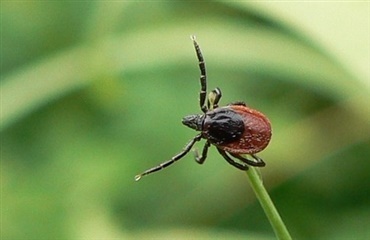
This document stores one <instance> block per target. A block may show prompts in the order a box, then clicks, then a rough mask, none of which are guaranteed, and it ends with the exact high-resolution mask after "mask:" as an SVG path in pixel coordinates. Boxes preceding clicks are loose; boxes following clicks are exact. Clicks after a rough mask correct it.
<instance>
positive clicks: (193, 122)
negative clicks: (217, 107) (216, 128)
mask: <svg viewBox="0 0 370 240" xmlns="http://www.w3.org/2000/svg"><path fill="white" fill-rule="evenodd" d="M203 119H204V115H202V114H194V115H188V116H185V117H184V118H183V119H182V124H184V125H185V126H188V127H189V128H192V129H194V130H196V131H201V130H202V124H203Z"/></svg>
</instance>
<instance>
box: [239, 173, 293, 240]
mask: <svg viewBox="0 0 370 240" xmlns="http://www.w3.org/2000/svg"><path fill="white" fill-rule="evenodd" d="M246 172H247V175H248V178H249V181H250V183H251V186H252V188H253V191H254V192H255V194H256V196H257V199H258V201H259V202H260V204H261V206H262V208H263V210H264V211H265V214H266V216H267V218H268V220H269V221H270V224H271V226H272V228H273V229H274V232H275V235H276V237H277V239H280V240H291V239H292V237H291V236H290V234H289V232H288V230H287V228H286V227H285V225H284V222H283V220H282V219H281V217H280V215H279V213H278V211H277V210H276V208H275V206H274V203H273V202H272V201H271V198H270V196H269V194H268V193H267V191H266V189H265V187H264V186H263V182H262V177H261V176H260V174H259V171H258V170H257V169H256V168H254V167H249V169H248V170H247V171H246Z"/></svg>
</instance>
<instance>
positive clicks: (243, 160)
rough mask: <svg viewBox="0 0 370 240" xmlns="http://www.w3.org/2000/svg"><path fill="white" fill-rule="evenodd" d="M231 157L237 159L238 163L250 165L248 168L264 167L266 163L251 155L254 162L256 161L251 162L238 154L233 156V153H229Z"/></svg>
mask: <svg viewBox="0 0 370 240" xmlns="http://www.w3.org/2000/svg"><path fill="white" fill-rule="evenodd" d="M230 154H231V156H233V157H235V158H237V159H239V160H240V161H242V162H244V163H246V164H248V165H250V166H254V167H264V166H265V165H266V163H265V162H264V161H263V160H262V159H261V158H259V157H257V156H256V155H254V154H251V156H252V157H253V158H254V159H255V160H256V161H252V160H249V159H248V158H245V157H242V156H241V155H239V154H233V153H230Z"/></svg>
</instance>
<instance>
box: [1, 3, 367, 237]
mask: <svg viewBox="0 0 370 240" xmlns="http://www.w3.org/2000/svg"><path fill="white" fill-rule="evenodd" d="M369 24H370V23H369V3H366V2H363V3H351V2H348V3H333V2H331V3H330V2H327V3H293V2H280V3H268V2H264V3H257V2H253V3H244V2H234V3H226V2H217V3H210V2H199V3H195V2H188V3H187V2H155V3H154V2H153V3H150V2H145V4H144V3H135V2H126V1H124V2H104V1H93V2H89V3H87V2H74V1H66V2H64V1H60V2H55V1H52V2H45V1H42V2H35V1H30V2H17V1H14V2H11V1H3V2H1V29H2V31H1V82H0V89H1V116H0V130H1V239H82V238H84V239H92V238H95V239H112V238H120V239H148V238H153V236H155V237H157V238H159V239H163V238H167V239H189V238H191V239H217V238H219V239H225V238H227V239H239V238H240V239H242V238H243V239H245V237H246V236H247V237H249V238H251V239H273V238H274V235H273V231H272V229H271V227H270V226H269V224H268V221H267V219H266V217H265V216H264V215H263V211H262V209H261V207H260V206H259V205H258V203H257V202H256V201H255V196H254V194H253V192H252V190H251V189H250V187H249V186H248V183H247V179H246V176H245V174H244V173H243V172H240V171H238V170H236V169H234V168H232V167H231V166H229V165H228V164H227V163H226V162H225V161H224V160H223V159H222V158H221V157H220V156H218V155H217V153H216V151H212V148H211V149H210V154H209V158H208V160H207V161H206V162H205V164H204V166H199V165H197V164H196V163H194V160H193V157H192V156H191V154H189V156H187V157H185V158H184V159H183V160H181V161H180V162H178V163H176V164H174V165H173V166H171V167H170V168H169V169H166V170H164V171H163V172H159V173H157V174H154V175H151V176H148V177H146V178H145V179H142V180H141V181H140V182H135V181H134V176H135V175H136V174H138V173H140V172H142V171H143V170H145V169H147V168H149V167H153V166H155V165H156V164H158V163H160V162H162V161H165V160H167V159H168V158H170V157H171V156H172V155H174V154H175V153H177V152H178V151H180V150H181V148H182V147H183V146H184V144H185V143H186V141H188V140H189V139H190V138H191V137H193V136H194V134H195V133H194V132H192V131H191V130H190V129H187V128H185V127H184V126H182V125H181V123H180V119H181V118H182V117H183V116H184V115H187V114H190V113H197V112H200V110H199V106H198V101H197V98H198V91H199V82H198V78H199V69H198V66H197V60H196V57H195V53H194V49H193V46H192V42H191V40H190V38H189V36H190V35H191V34H195V35H196V36H197V39H198V42H199V44H200V46H201V47H202V51H203V54H204V57H205V59H206V64H207V71H208V76H209V80H208V84H209V88H210V89H213V88H214V87H216V86H218V87H220V88H221V89H222V91H223V98H222V99H221V105H222V104H227V103H228V102H232V101H236V100H242V101H245V102H247V103H248V105H250V106H252V107H253V108H256V109H259V110H260V111H262V112H264V113H265V114H266V115H267V116H269V118H270V120H271V122H272V126H273V138H272V141H271V144H270V146H269V147H268V148H267V149H266V150H265V151H264V152H263V153H261V154H259V156H260V157H262V158H263V159H264V160H265V162H266V163H267V166H266V167H265V168H264V169H261V171H262V174H263V176H264V185H265V186H266V187H267V188H268V189H269V191H270V193H271V197H272V199H273V201H274V202H275V204H276V207H277V208H278V210H279V212H280V214H281V215H282V218H283V219H284V221H285V223H286V225H287V228H288V229H289V231H290V233H291V234H292V237H293V238H294V239H348V238H352V239H369V238H370V231H369V228H368V227H367V226H365V224H366V223H367V222H368V219H369V218H370V208H369V204H368V193H369V191H370V188H369V184H368V172H369V170H370V161H369V156H370V148H369V143H370V135H369V133H370V108H369V102H370V97H369V96H370V94H369V93H370V90H369V89H370V81H369V79H370V70H369V52H370V39H369V36H370V30H369V29H370V26H369ZM197 146H198V147H199V148H201V145H197ZM213 150H214V149H213Z"/></svg>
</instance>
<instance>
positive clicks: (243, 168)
mask: <svg viewBox="0 0 370 240" xmlns="http://www.w3.org/2000/svg"><path fill="white" fill-rule="evenodd" d="M217 150H218V152H219V153H220V154H221V156H223V157H224V158H225V160H226V161H227V162H228V163H230V164H231V165H233V166H234V167H236V168H239V169H240V170H243V171H245V170H247V169H248V166H247V165H242V164H240V163H237V162H235V161H234V160H233V159H232V158H230V157H229V156H228V155H227V153H226V152H225V151H224V150H222V149H219V148H217Z"/></svg>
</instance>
